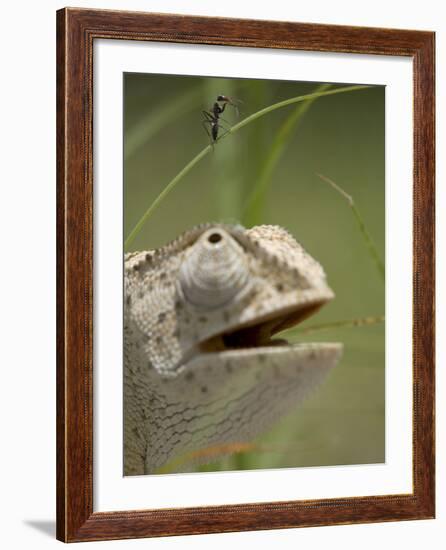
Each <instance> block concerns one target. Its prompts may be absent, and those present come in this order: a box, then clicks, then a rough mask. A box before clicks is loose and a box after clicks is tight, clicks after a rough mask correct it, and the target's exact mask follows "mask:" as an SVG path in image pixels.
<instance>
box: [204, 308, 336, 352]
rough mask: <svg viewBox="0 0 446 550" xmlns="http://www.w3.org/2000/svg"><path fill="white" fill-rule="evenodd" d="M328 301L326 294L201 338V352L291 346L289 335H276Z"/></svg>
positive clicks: (263, 349) (262, 349)
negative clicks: (283, 336) (323, 296)
mask: <svg viewBox="0 0 446 550" xmlns="http://www.w3.org/2000/svg"><path fill="white" fill-rule="evenodd" d="M327 301H328V300H327V299H325V298H324V299H320V300H314V301H311V302H309V303H305V304H304V305H302V304H301V305H298V306H296V305H295V306H294V307H287V308H283V309H280V310H277V311H274V312H272V313H269V314H267V315H263V316H261V317H260V318H258V319H255V320H253V321H250V322H249V323H244V324H239V325H236V326H234V327H232V328H231V329H230V330H229V331H225V332H223V333H220V334H217V335H214V336H212V337H211V338H208V339H206V340H204V341H203V342H201V343H200V344H199V353H201V354H203V353H204V354H208V353H213V352H227V351H232V350H241V349H250V350H252V351H254V349H257V350H259V351H265V348H273V347H278V346H280V347H291V345H290V344H289V343H288V342H287V341H286V340H285V339H283V338H277V339H276V338H273V336H275V335H276V334H278V333H280V332H282V331H283V330H286V329H289V328H291V327H294V326H296V325H297V324H299V323H301V322H302V321H304V320H305V319H306V318H307V317H310V316H311V315H313V314H314V313H316V312H317V311H318V310H319V309H320V308H321V307H322V306H323V305H324V304H325V303H326V302H327ZM253 348H254V349H253Z"/></svg>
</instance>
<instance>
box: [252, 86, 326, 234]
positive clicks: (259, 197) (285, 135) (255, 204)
mask: <svg viewBox="0 0 446 550" xmlns="http://www.w3.org/2000/svg"><path fill="white" fill-rule="evenodd" d="M330 86H331V84H322V85H320V86H318V87H317V88H316V90H315V91H314V93H315V94H317V93H319V92H323V91H325V90H328V89H329V88H330ZM318 97H319V96H315V97H313V98H311V99H308V100H307V101H305V102H303V103H300V104H299V105H298V106H297V107H296V109H295V110H294V111H293V112H292V113H291V114H290V115H289V116H288V118H286V120H285V122H284V123H283V124H282V126H281V127H280V129H279V131H278V132H277V134H276V137H275V138H274V141H273V143H272V145H271V147H270V150H269V153H268V155H267V156H266V158H265V161H264V162H263V165H262V168H261V170H260V173H259V176H258V178H257V182H256V184H255V186H254V188H253V190H252V192H251V194H250V196H249V197H248V200H247V201H246V205H245V207H244V209H243V210H244V214H243V218H242V223H243V224H244V225H246V226H247V227H251V226H254V225H258V224H259V223H261V220H262V214H263V211H264V205H265V201H266V195H267V192H268V188H269V186H270V183H271V176H272V174H273V171H274V168H275V167H276V165H277V163H278V162H279V159H280V157H281V156H282V154H283V152H284V149H285V147H286V145H287V143H288V141H289V139H290V137H291V136H292V133H293V130H294V128H295V127H296V125H297V124H298V123H299V122H300V120H302V118H303V116H304V115H305V113H306V112H307V111H308V110H309V109H310V107H311V105H312V104H313V103H314V102H315V101H316V100H317V99H318Z"/></svg>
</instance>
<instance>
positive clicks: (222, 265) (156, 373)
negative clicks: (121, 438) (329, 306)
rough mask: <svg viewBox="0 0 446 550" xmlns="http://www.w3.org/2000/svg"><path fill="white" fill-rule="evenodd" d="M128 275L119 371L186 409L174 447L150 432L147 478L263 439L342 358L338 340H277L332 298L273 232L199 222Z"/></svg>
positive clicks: (285, 236)
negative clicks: (201, 451)
mask: <svg viewBox="0 0 446 550" xmlns="http://www.w3.org/2000/svg"><path fill="white" fill-rule="evenodd" d="M125 273H126V277H125V284H126V307H125V324H126V333H125V350H126V360H125V361H126V366H125V368H126V372H127V373H128V376H129V378H130V379H132V380H133V381H132V386H135V380H140V381H142V380H146V382H141V383H142V384H143V386H144V387H146V388H150V390H148V391H151V392H154V393H156V395H157V400H158V401H157V402H160V403H167V404H168V403H175V404H176V405H175V406H176V407H177V408H179V409H182V410H183V411H184V414H183V416H182V417H181V418H182V420H181V422H182V423H183V424H184V426H183V425H182V426H181V429H182V430H183V431H181V434H183V435H181V437H180V436H179V435H178V438H179V439H178V442H177V443H176V444H175V445H173V444H172V445H170V444H168V443H165V442H164V443H163V438H165V437H166V431H165V429H164V428H163V430H164V431H163V433H161V432H160V433H159V434H158V435H157V437H155V439H154V435H153V432H152V433H151V435H150V437H149V436H147V438H148V440H150V441H152V444H148V446H149V447H150V448H153V449H155V448H157V449H158V450H157V451H156V452H155V451H153V453H152V454H150V452H149V454H147V455H146V458H145V464H146V469H147V470H148V471H152V470H153V469H156V467H158V466H160V465H162V464H163V463H165V462H166V461H168V460H169V459H170V458H171V457H172V456H174V455H176V454H178V453H181V452H185V451H187V450H190V449H197V448H200V446H203V445H210V444H212V445H215V444H221V443H224V442H228V441H243V440H246V439H247V438H250V437H252V436H253V435H256V434H257V433H258V432H261V431H263V430H264V429H265V428H266V427H267V426H268V425H270V424H271V422H272V421H273V420H274V419H276V418H277V417H279V416H281V415H282V414H284V413H285V412H286V411H287V410H289V409H290V408H291V407H293V406H295V405H297V404H298V403H299V402H300V401H301V400H302V399H303V397H304V396H305V395H306V394H307V393H308V392H309V391H311V390H312V389H313V388H314V387H316V386H317V385H318V384H319V383H320V382H321V381H322V380H323V379H324V377H325V376H326V375H327V373H328V372H329V371H330V370H331V368H332V367H334V366H335V365H336V363H337V361H338V360H339V358H340V355H341V352H342V345H341V344H338V343H317V344H308V343H298V344H289V343H288V342H287V341H286V340H284V339H283V338H280V337H278V335H279V333H280V332H282V331H283V330H285V329H288V328H291V327H293V326H294V325H296V324H298V323H299V322H301V321H302V320H304V319H306V318H307V317H308V316H310V315H312V314H313V313H315V312H316V311H317V310H318V309H319V308H320V307H321V306H322V305H323V304H325V303H327V302H328V301H330V300H331V299H332V298H333V297H334V293H333V291H332V290H331V289H330V288H329V286H328V284H327V281H326V277H325V273H324V271H323V269H322V267H321V266H320V264H319V263H318V262H316V260H314V259H313V258H312V257H311V256H310V255H309V254H308V253H307V252H306V251H305V250H304V249H303V248H302V246H301V245H300V244H299V243H297V241H296V240H295V239H294V238H293V237H292V236H291V235H290V234H289V233H288V232H287V231H285V230H284V229H282V228H280V227H277V226H257V227H254V228H252V229H245V228H243V227H241V226H233V225H220V224H214V225H206V226H199V227H196V228H194V229H192V230H191V231H189V232H187V233H185V234H184V235H182V236H181V237H179V238H178V239H176V240H175V241H173V242H172V243H171V244H170V245H167V246H166V247H164V248H162V249H159V251H156V252H141V253H135V254H131V255H129V256H128V257H127V259H126V270H125ZM135 392H136V393H135V395H136V394H138V395H141V393H140V391H139V390H135ZM138 392H139V393H138ZM126 399H127V401H128V406H129V407H133V409H132V410H135V404H134V403H133V404H131V403H130V401H131V399H132V398H131V397H128V398H126ZM152 402H154V401H153V399H152ZM181 403H183V405H181ZM141 406H142V405H141ZM129 410H130V409H129ZM163 410H164V409H163ZM166 410H168V409H166ZM172 410H173V409H172ZM196 411H200V415H198V416H197V417H195V416H194V414H197V413H196ZM157 414H158V415H161V417H162V416H163V415H164V412H159V411H158V412H157ZM166 414H167V413H166ZM169 414H170V413H169ZM203 415H204V416H203ZM167 416H169V415H167ZM174 416H175V415H174ZM169 418H170V416H169ZM204 418H205V419H206V420H207V421H209V422H208V423H207V424H206V425H203V422H204V420H203V419H204ZM166 422H167V421H166ZM166 426H167V424H166ZM152 429H153V427H152ZM147 430H149V431H150V428H147ZM195 431H196V433H197V434H200V437H198V435H197V437H192V441H189V440H188V439H187V434H191V433H195ZM128 432H129V433H130V432H131V430H130V429H129V430H128ZM183 432H184V433H183ZM163 434H164V435H163ZM184 434H186V435H184ZM181 438H186V439H185V440H184V441H183V440H182V439H181ZM200 438H201V439H200ZM175 441H176V440H175ZM163 445H164V446H163ZM160 446H161V447H162V448H163V449H164V450H163V453H164V454H162V456H161V455H159V453H160V452H161V451H159V448H160ZM157 453H158V454H157Z"/></svg>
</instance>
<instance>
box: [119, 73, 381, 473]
mask: <svg viewBox="0 0 446 550" xmlns="http://www.w3.org/2000/svg"><path fill="white" fill-rule="evenodd" d="M342 86H343V84H341V83H340V84H335V85H332V86H331V88H332V89H335V88H337V87H342ZM319 87H320V83H311V82H285V81H272V80H243V79H226V78H209V77H184V76H170V75H150V74H133V73H131V74H129V73H127V74H125V75H124V129H125V130H124V131H125V133H124V158H125V162H124V201H125V207H124V236H125V237H127V236H128V235H129V233H130V231H131V230H132V229H133V227H134V226H135V224H136V223H137V222H138V220H139V219H140V218H141V216H142V215H143V214H144V212H145V210H146V209H147V208H148V206H149V205H150V204H151V203H152V202H153V201H154V199H155V198H156V197H157V196H158V194H159V193H160V192H161V191H162V189H163V188H164V187H165V186H166V185H167V184H168V183H169V181H170V180H171V179H172V178H173V177H174V176H175V175H176V174H177V173H178V172H179V171H180V170H181V169H182V168H183V167H184V166H185V165H186V164H187V163H188V162H189V161H190V160H191V159H192V158H193V157H194V156H195V155H196V154H197V153H199V152H200V150H201V149H203V148H204V147H206V146H207V145H209V137H208V136H207V135H206V132H205V130H204V129H203V126H202V122H201V121H202V119H203V115H202V110H209V109H210V108H211V107H212V104H213V102H214V101H215V98H216V96H217V95H218V94H225V95H229V96H232V97H235V98H237V99H239V100H240V101H241V103H240V104H239V109H240V114H239V117H237V113H236V111H235V109H233V108H231V106H230V105H229V106H227V108H226V110H225V113H224V114H223V117H224V118H225V119H226V121H227V123H226V124H225V123H223V124H225V126H227V127H230V126H232V125H233V124H235V123H236V122H238V121H240V120H242V119H244V118H245V117H246V116H248V115H250V114H252V113H254V112H256V111H258V110H260V109H262V108H264V107H267V106H268V105H271V104H273V103H277V102H279V101H282V100H285V99H288V98H291V97H295V96H300V95H304V94H308V93H311V92H313V91H315V90H316V89H320V88H319ZM302 105H303V104H302V103H301V104H295V105H291V106H288V107H285V108H282V109H278V110H276V111H274V112H272V113H269V114H267V115H266V116H264V117H262V118H260V119H258V120H256V121H254V122H253V123H251V124H249V125H247V126H246V127H244V128H242V129H241V130H240V131H239V132H237V133H236V134H234V135H229V136H227V137H226V138H225V139H222V140H221V141H219V142H218V143H217V144H216V145H215V147H214V150H213V152H211V153H210V154H208V155H207V156H206V157H204V159H203V160H202V161H201V162H200V163H198V164H197V165H196V166H195V167H194V168H193V169H192V170H191V172H189V173H188V174H187V176H186V177H185V178H184V179H183V180H181V181H180V183H179V184H178V186H177V187H175V188H174V190H173V191H172V192H171V193H170V194H169V195H168V196H167V198H166V199H165V200H164V201H163V202H162V203H161V204H160V205H159V207H158V208H157V209H156V210H155V211H154V212H153V214H152V215H151V217H150V219H149V220H148V221H147V223H146V224H145V225H144V227H143V229H142V230H141V232H140V233H139V234H138V236H137V237H136V239H135V240H134V242H133V243H132V245H131V247H130V249H131V250H148V249H151V248H155V247H158V246H162V245H163V244H165V243H166V242H168V241H170V240H171V239H173V238H175V237H176V236H178V234H179V233H181V232H183V231H185V230H186V229H188V228H191V227H192V226H194V225H196V224H198V223H202V222H209V221H223V222H242V223H243V224H244V225H246V226H250V225H254V224H258V223H265V224H278V225H281V226H283V227H285V228H286V229H287V230H288V231H289V232H291V234H292V235H294V237H295V238H296V239H297V240H298V241H299V242H301V243H302V245H303V246H304V248H305V249H306V250H307V251H308V252H309V253H310V254H311V255H312V256H313V257H314V258H316V259H317V260H318V261H319V262H320V263H321V264H322V265H323V267H324V269H325V271H326V273H327V277H328V282H329V284H330V286H331V288H332V289H333V290H334V291H335V293H336V298H335V300H333V301H332V302H331V303H330V304H328V305H327V306H325V307H324V308H323V309H322V310H321V311H320V312H319V313H318V314H317V315H316V316H315V317H313V318H310V319H308V320H307V321H305V324H304V325H302V326H308V327H309V326H311V325H315V324H318V325H319V324H323V323H331V322H336V321H339V320H347V319H358V318H363V317H370V316H380V315H383V314H384V284H383V281H382V279H381V278H380V275H379V272H378V270H377V267H376V264H375V263H374V261H373V259H372V258H371V256H370V253H369V251H368V249H367V246H366V244H365V242H364V238H363V235H362V234H361V232H360V230H359V228H358V224H357V222H356V220H355V218H354V216H353V213H352V211H351V209H350V208H349V206H348V204H347V202H346V200H345V199H344V198H343V197H341V195H340V194H338V193H337V192H336V191H335V190H334V189H333V188H332V187H330V186H329V185H328V184H327V183H325V182H323V181H321V179H319V178H318V176H317V175H316V174H318V173H319V174H323V175H325V176H327V177H329V178H330V179H332V180H334V181H335V182H336V183H337V184H339V185H340V186H341V187H342V188H343V189H344V190H345V191H346V192H347V193H349V194H351V195H352V196H353V198H354V201H355V204H356V206H357V208H358V209H359V211H360V213H361V215H362V217H363V219H364V222H365V225H366V227H367V229H368V231H369V233H370V234H371V235H372V237H373V240H374V241H375V244H376V245H377V248H378V251H379V255H380V257H381V258H382V259H384V237H385V220H384V199H385V197H384V162H385V158H384V136H385V127H384V116H385V90H384V87H381V86H374V87H370V88H367V89H362V90H357V91H352V92H347V93H341V94H337V95H332V96H326V97H321V98H318V99H317V100H315V101H314V102H313V103H312V104H311V105H310V106H309V108H308V109H307V111H306V112H305V113H304V114H303V115H302V116H301V117H300V118H298V117H297V112H296V118H298V121H297V123H296V124H293V122H296V121H293V120H292V116H293V115H292V114H293V112H295V111H296V109H298V108H301V107H302ZM290 117H291V118H290ZM284 124H285V125H287V126H286V128H287V129H288V131H287V132H285V131H284V126H283V125H284ZM278 135H279V136H280V135H282V139H281V140H280V141H279V142H278V141H277V136H278ZM272 152H273V153H276V156H275V157H274V159H272V157H271V154H272ZM272 160H275V161H276V162H275V163H274V162H272ZM268 162H269V164H268ZM268 175H269V176H270V177H268ZM259 180H262V181H263V182H264V183H265V182H266V184H265V189H264V191H262V192H261V193H260V194H258V195H257V200H256V201H255V202H254V203H253V202H252V201H251V202H250V197H252V192H253V189H255V186H256V183H257V182H259ZM289 339H290V340H291V341H299V340H304V341H336V342H343V344H344V356H343V358H342V360H341V362H340V364H339V365H338V366H337V367H336V368H335V369H334V370H333V371H332V372H331V374H330V375H329V378H328V379H327V380H326V382H325V383H324V384H323V386H321V387H320V389H319V390H318V391H317V392H315V393H314V394H313V395H311V396H310V397H309V398H308V399H307V400H306V401H305V402H304V404H303V405H302V406H301V407H300V408H298V409H297V410H295V411H292V412H291V413H290V414H289V415H288V416H287V417H285V418H283V419H282V420H281V421H280V422H279V423H278V424H277V425H276V426H275V427H274V428H273V429H271V430H270V431H269V432H268V433H266V434H264V435H262V436H261V437H259V438H257V439H256V441H255V442H254V447H253V450H252V451H250V452H243V453H238V454H234V455H231V456H228V457H223V458H221V459H220V460H218V461H214V462H212V463H210V464H207V465H201V466H193V465H192V466H191V467H190V471H217V470H231V469H255V468H279V467H296V466H321V465H340V464H364V463H379V462H384V461H385V430H384V428H385V425H384V413H385V399H384V398H385V386H384V373H385V371H384V350H385V345H384V342H385V339H384V324H383V323H381V324H375V325H370V326H361V327H341V328H331V329H326V330H321V331H318V332H315V333H312V334H308V335H299V334H298V333H296V334H294V335H293V336H292V337H291V338H289Z"/></svg>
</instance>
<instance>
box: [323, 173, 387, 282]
mask: <svg viewBox="0 0 446 550" xmlns="http://www.w3.org/2000/svg"><path fill="white" fill-rule="evenodd" d="M317 176H318V177H319V178H320V179H321V180H322V181H325V182H326V183H328V184H329V185H331V187H333V189H335V190H336V191H337V192H338V193H339V194H340V195H341V196H342V197H344V199H346V201H347V202H348V204H349V206H350V208H351V209H352V212H353V215H354V216H355V219H356V222H357V224H358V226H359V230H360V232H361V234H362V236H363V238H364V241H365V243H366V245H367V248H368V249H369V252H370V255H371V257H372V259H373V261H374V262H375V265H376V268H377V269H378V272H379V274H380V276H381V278H382V280H383V281H385V278H386V273H385V268H384V264H383V262H382V260H381V258H380V256H379V254H378V249H377V248H376V245H375V243H374V241H373V239H372V237H371V235H370V233H369V232H368V231H367V228H366V226H365V223H364V219H363V217H362V216H361V214H360V213H359V210H358V208H357V207H356V205H355V202H354V200H353V197H352V196H351V195H349V194H348V193H347V192H346V191H344V189H342V187H340V186H339V185H338V184H337V183H335V182H334V181H333V180H331V179H330V178H327V176H323V175H322V174H317Z"/></svg>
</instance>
